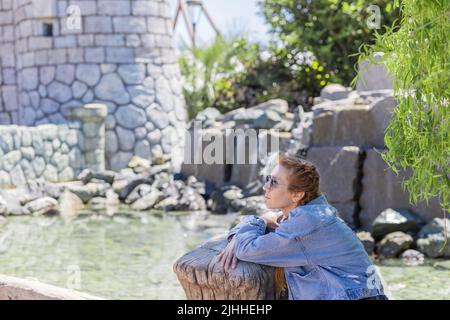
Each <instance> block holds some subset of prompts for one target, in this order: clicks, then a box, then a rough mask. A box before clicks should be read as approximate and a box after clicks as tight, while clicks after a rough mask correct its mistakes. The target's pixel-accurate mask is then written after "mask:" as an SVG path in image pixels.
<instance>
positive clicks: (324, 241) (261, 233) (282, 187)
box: [218, 155, 387, 300]
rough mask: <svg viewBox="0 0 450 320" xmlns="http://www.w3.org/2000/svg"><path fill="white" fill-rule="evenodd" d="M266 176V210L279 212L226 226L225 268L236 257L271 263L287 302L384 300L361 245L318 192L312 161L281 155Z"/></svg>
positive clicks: (221, 257) (222, 258)
mask: <svg viewBox="0 0 450 320" xmlns="http://www.w3.org/2000/svg"><path fill="white" fill-rule="evenodd" d="M266 180H267V182H266V184H265V185H264V188H263V189H264V192H265V199H266V205H267V208H269V209H280V210H281V213H282V214H281V215H277V214H275V213H266V214H264V215H262V216H261V217H258V216H246V217H245V218H244V219H243V220H242V221H241V222H240V223H239V224H238V225H237V226H236V227H234V228H233V229H231V230H230V233H229V236H228V239H229V243H228V245H227V247H226V248H225V249H224V250H223V251H222V252H221V253H220V254H219V256H218V261H219V263H222V264H223V266H224V268H225V270H228V268H229V267H232V268H235V267H236V264H237V261H238V260H242V261H248V262H254V263H258V264H264V265H269V266H273V267H276V268H275V288H276V291H277V295H278V296H280V295H282V294H283V292H284V293H285V292H286V290H287V293H288V298H289V299H290V300H301V299H309V300H312V299H345V300H357V299H376V300H385V299H387V297H386V296H385V295H384V291H383V286H382V285H381V281H380V280H379V279H380V278H379V277H378V275H377V272H376V269H375V267H374V266H373V264H372V262H371V260H370V258H369V256H368V255H367V253H366V251H365V250H364V247H363V245H362V244H361V242H360V241H359V239H358V238H357V237H356V235H355V233H354V232H353V231H352V230H351V229H350V228H349V227H348V226H347V225H346V224H345V223H344V222H343V221H342V220H341V219H340V218H339V217H338V216H337V210H336V208H334V207H333V206H331V205H330V204H329V203H328V202H327V200H326V198H325V196H324V195H323V194H321V193H320V191H319V174H318V173H317V170H316V168H315V167H314V165H312V164H311V163H309V162H307V161H305V160H302V159H300V158H297V157H295V156H287V155H281V156H280V157H279V160H278V164H277V165H276V167H275V168H274V169H273V171H272V172H271V175H270V176H268V177H267V179H266ZM266 228H267V229H269V230H266ZM270 229H272V231H273V232H270V231H271V230H270ZM273 229H274V230H273ZM266 231H269V232H268V233H266Z"/></svg>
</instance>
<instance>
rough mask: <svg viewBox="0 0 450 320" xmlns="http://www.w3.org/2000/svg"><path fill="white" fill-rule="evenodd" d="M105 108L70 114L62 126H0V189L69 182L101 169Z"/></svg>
mask: <svg viewBox="0 0 450 320" xmlns="http://www.w3.org/2000/svg"><path fill="white" fill-rule="evenodd" d="M106 114H107V109H106V106H102V105H87V106H85V107H82V108H76V109H74V110H72V112H71V115H70V118H69V119H68V120H69V121H67V122H66V123H64V124H58V125H56V124H43V125H39V126H36V127H27V126H16V125H10V126H0V187H13V186H21V185H25V184H27V183H28V182H29V181H31V180H36V179H41V178H42V179H45V180H47V181H51V182H59V181H70V180H73V179H74V178H75V177H76V176H77V175H78V174H79V173H80V171H81V170H82V169H84V168H90V169H92V170H94V171H103V170H104V169H105V155H104V149H105V118H106Z"/></svg>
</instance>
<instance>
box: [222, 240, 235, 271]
mask: <svg viewBox="0 0 450 320" xmlns="http://www.w3.org/2000/svg"><path fill="white" fill-rule="evenodd" d="M235 248H236V239H235V238H234V237H233V238H232V239H231V241H230V242H229V243H228V244H227V246H226V247H225V249H223V250H222V252H221V253H219V255H218V256H217V258H218V260H217V262H218V263H221V264H222V267H223V269H224V270H225V271H228V269H229V268H230V267H231V268H233V269H235V268H236V265H237V261H238V259H237V258H236V255H235Z"/></svg>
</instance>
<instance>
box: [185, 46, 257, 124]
mask: <svg viewBox="0 0 450 320" xmlns="http://www.w3.org/2000/svg"><path fill="white" fill-rule="evenodd" d="M258 50H259V47H258V46H257V45H251V44H248V43H247V41H246V40H245V38H242V37H234V38H231V39H225V38H222V37H216V39H215V40H214V42H213V43H212V44H210V45H209V46H206V47H203V48H195V49H193V48H190V49H189V50H188V52H187V53H186V54H184V55H182V56H180V58H179V64H180V69H181V74H182V75H183V78H184V88H183V92H184V96H185V99H186V103H187V106H188V113H189V117H190V118H191V119H192V118H193V117H194V116H195V115H196V114H197V113H198V112H200V111H201V110H203V109H205V108H207V107H212V106H215V105H216V104H217V101H218V99H219V96H221V99H222V98H224V99H225V101H224V102H223V103H227V102H228V101H230V97H229V96H230V95H232V92H231V91H232V90H233V84H234V82H235V81H236V79H237V78H239V77H240V76H242V74H243V72H244V71H245V66H246V65H248V64H249V63H250V62H249V61H253V60H255V56H256V55H257V54H258V52H259V51H258ZM223 95H225V96H223Z"/></svg>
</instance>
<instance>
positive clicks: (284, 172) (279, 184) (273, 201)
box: [263, 165, 304, 211]
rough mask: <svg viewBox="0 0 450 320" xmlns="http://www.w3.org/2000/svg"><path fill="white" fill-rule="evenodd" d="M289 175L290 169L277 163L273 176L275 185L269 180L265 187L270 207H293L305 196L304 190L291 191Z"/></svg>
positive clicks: (265, 195)
mask: <svg viewBox="0 0 450 320" xmlns="http://www.w3.org/2000/svg"><path fill="white" fill-rule="evenodd" d="M289 175H290V172H289V170H288V169H286V168H284V167H283V166H280V165H277V166H276V167H275V168H274V169H273V170H272V172H271V177H272V181H273V185H272V186H271V183H270V181H268V182H266V183H265V184H264V187H263V190H264V192H265V194H264V197H265V199H266V206H267V208H268V209H280V210H283V209H293V208H295V207H296V206H297V203H298V202H299V201H300V200H301V198H302V197H303V196H304V192H300V193H291V192H290V191H289V190H288V177H289ZM283 211H284V210H283Z"/></svg>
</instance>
